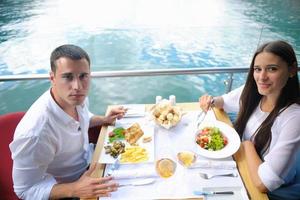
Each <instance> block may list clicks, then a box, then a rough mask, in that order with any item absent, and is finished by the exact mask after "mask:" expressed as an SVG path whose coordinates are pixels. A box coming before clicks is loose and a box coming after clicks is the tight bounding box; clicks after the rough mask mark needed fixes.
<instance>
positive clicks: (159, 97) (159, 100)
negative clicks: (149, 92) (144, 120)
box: [155, 96, 162, 104]
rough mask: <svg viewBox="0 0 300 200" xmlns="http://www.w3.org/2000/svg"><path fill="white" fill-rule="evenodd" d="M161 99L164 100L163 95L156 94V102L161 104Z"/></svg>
mask: <svg viewBox="0 0 300 200" xmlns="http://www.w3.org/2000/svg"><path fill="white" fill-rule="evenodd" d="M161 100H162V97H161V96H156V98H155V103H156V104H159V103H160V102H161Z"/></svg>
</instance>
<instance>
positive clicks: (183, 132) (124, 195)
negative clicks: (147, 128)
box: [101, 111, 248, 200]
mask: <svg viewBox="0 0 300 200" xmlns="http://www.w3.org/2000/svg"><path fill="white" fill-rule="evenodd" d="M198 114H199V112H188V113H187V114H185V115H184V116H183V118H182V120H181V122H180V123H179V124H178V125H177V126H176V127H173V128H171V129H169V130H166V129H163V128H161V127H159V126H157V125H155V124H154V122H153V121H149V117H147V115H146V117H144V118H136V119H134V118H124V119H122V120H120V121H118V123H121V124H122V123H125V124H126V123H128V120H130V121H132V120H134V121H139V120H142V121H144V122H145V121H146V123H153V126H155V138H154V140H155V157H156V159H158V158H159V157H160V156H162V155H161V154H164V155H169V156H172V158H173V160H174V161H176V162H177V158H176V155H177V153H178V152H181V151H186V150H188V151H194V152H195V151H196V149H195V148H199V147H197V145H196V144H195V142H194V141H195V133H196V119H197V116H198ZM205 120H216V118H215V115H214V113H213V112H212V111H210V112H208V114H207V115H206V117H205ZM198 159H199V161H200V162H205V161H207V162H208V161H210V162H214V160H210V159H207V158H204V157H201V156H200V157H199V158H198ZM222 161H223V162H225V163H226V162H228V163H229V162H232V161H233V159H232V157H228V158H224V159H221V160H220V159H219V160H218V161H217V162H222ZM109 167H110V165H107V167H106V168H107V169H106V173H107V172H108V171H109V169H108V168H109ZM135 169H145V170H150V171H153V170H154V169H155V164H154V163H147V164H138V165H130V164H127V165H121V167H120V168H119V169H118V170H125V171H130V170H132V171H133V173H135V172H134V170H135ZM214 170H224V169H203V168H193V169H187V168H184V167H183V166H181V165H180V164H179V163H178V162H177V168H176V172H175V174H174V175H173V176H172V177H170V178H167V179H163V178H160V177H156V178H155V179H156V182H155V183H154V184H151V185H146V186H126V187H121V188H119V189H118V191H116V192H114V193H112V196H111V197H109V198H107V199H122V200H124V199H131V200H132V199H172V198H176V199H178V198H191V197H196V196H195V195H194V194H193V191H195V190H202V191H234V195H230V196H228V195H227V196H226V195H214V196H207V197H206V199H218V200H219V199H220V200H221V199H239V200H247V199H248V197H247V193H246V190H245V188H244V186H243V183H242V180H241V178H240V176H238V177H215V178H212V179H209V180H206V179H203V178H201V177H200V176H199V172H202V171H210V172H212V171H214ZM231 171H234V172H236V173H238V170H237V169H236V168H235V169H231ZM145 174H147V173H145ZM148 174H149V173H148ZM145 178H146V177H145ZM138 179H142V178H141V177H139V178H134V179H117V181H118V182H119V183H120V184H123V183H128V182H132V181H136V180H138ZM101 199H106V198H101Z"/></svg>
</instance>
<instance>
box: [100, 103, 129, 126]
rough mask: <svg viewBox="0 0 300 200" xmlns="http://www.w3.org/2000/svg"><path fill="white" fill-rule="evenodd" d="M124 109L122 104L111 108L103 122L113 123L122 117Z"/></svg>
mask: <svg viewBox="0 0 300 200" xmlns="http://www.w3.org/2000/svg"><path fill="white" fill-rule="evenodd" d="M126 111H127V109H125V108H124V107H122V106H120V107H117V108H113V109H111V110H110V112H109V113H108V115H107V116H105V119H104V121H105V124H113V123H114V122H115V120H116V119H121V118H122V117H124V115H125V113H126Z"/></svg>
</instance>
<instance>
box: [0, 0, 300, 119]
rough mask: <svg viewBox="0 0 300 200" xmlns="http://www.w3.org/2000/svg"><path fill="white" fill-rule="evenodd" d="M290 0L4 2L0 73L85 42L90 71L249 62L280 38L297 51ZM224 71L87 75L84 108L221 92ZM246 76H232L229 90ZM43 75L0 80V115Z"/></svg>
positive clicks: (23, 70) (24, 98)
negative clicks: (90, 77)
mask: <svg viewBox="0 0 300 200" xmlns="http://www.w3.org/2000/svg"><path fill="white" fill-rule="evenodd" d="M299 35H300V1H298V0H284V1H281V0H265V1H262V0H223V1H222V0H210V1H199V0H184V1H183V0H165V1H159V0H152V1H149V0H139V1H138V0H123V1H117V0H111V1H104V0H85V1H82V0H78V1H72V0H23V1H19V0H2V1H1V2H0V76H1V75H8V74H31V73H38V74H44V73H48V72H49V68H50V67H49V66H50V64H49V56H50V53H51V51H52V50H53V49H54V48H55V47H57V46H59V45H61V44H65V43H72V44H76V45H79V46H81V47H82V48H84V49H85V50H86V51H87V52H88V53H89V55H90V56H91V60H92V66H91V67H92V70H93V71H107V70H136V69H160V68H193V67H229V68H230V67H248V66H249V64H250V61H251V57H252V54H253V52H254V51H255V49H256V48H257V46H258V45H260V44H261V43H263V42H265V41H270V40H275V39H283V40H286V41H288V42H289V43H291V44H292V45H293V47H294V48H295V50H296V53H297V57H298V59H299V58H300V37H299ZM227 78H228V74H213V75H178V76H157V77H134V78H132V77H130V78H102V79H93V80H92V86H91V91H90V95H89V99H90V107H91V110H92V111H93V112H95V113H98V114H103V113H104V112H105V110H106V106H107V105H110V104H125V103H126V104H128V103H153V102H154V100H155V96H156V95H161V96H163V97H166V98H167V97H168V96H169V95H171V94H174V95H176V97H177V101H178V102H192V101H197V100H198V97H199V96H200V95H202V94H204V93H210V94H213V95H220V94H222V93H224V92H225V91H226V86H225V85H224V84H223V81H224V80H226V79H227ZM244 78H245V74H237V75H235V76H234V87H237V86H238V85H240V84H242V83H243V82H244ZM49 87H50V83H49V81H46V80H44V81H17V82H0V114H3V113H7V112H13V111H18V110H23V111H25V110H27V109H28V108H29V106H30V105H31V104H32V103H33V102H34V100H35V99H36V98H38V97H39V96H40V95H41V94H42V93H43V92H44V91H45V90H47V89H48V88H49Z"/></svg>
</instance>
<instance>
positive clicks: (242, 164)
mask: <svg viewBox="0 0 300 200" xmlns="http://www.w3.org/2000/svg"><path fill="white" fill-rule="evenodd" d="M177 105H178V106H180V107H181V108H182V109H183V110H184V111H193V110H199V104H198V103H177ZM150 106H152V105H146V109H149V108H150ZM110 109H111V106H109V107H108V109H107V112H108V111H109V110H110ZM214 113H215V115H216V118H217V119H218V120H220V121H223V122H225V123H227V124H229V125H230V126H232V123H231V121H230V119H229V117H228V115H227V114H226V113H225V112H224V111H223V110H222V109H216V108H214ZM106 132H107V127H102V129H101V132H100V135H99V138H98V142H97V145H96V148H95V152H94V155H93V160H92V163H97V162H98V160H99V156H100V154H101V150H102V146H103V143H104V139H105V134H106ZM233 157H234V159H235V161H236V163H237V166H238V170H239V172H240V175H241V177H242V180H243V182H244V185H245V187H246V189H247V192H248V195H249V198H250V199H253V200H268V199H269V198H268V196H267V195H266V194H265V193H262V192H260V191H259V190H257V189H256V187H255V186H254V184H253V183H252V181H251V177H250V174H249V171H248V167H247V163H246V160H245V159H244V158H245V152H244V149H243V148H242V146H241V147H240V148H239V150H238V151H237V152H236V153H235V154H234V155H233ZM104 169H105V164H98V165H97V170H96V171H95V172H94V173H93V174H92V176H93V177H102V176H103V172H104ZM92 199H93V200H96V199H97V198H92ZM92 199H89V200H92ZM189 199H202V198H189Z"/></svg>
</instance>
